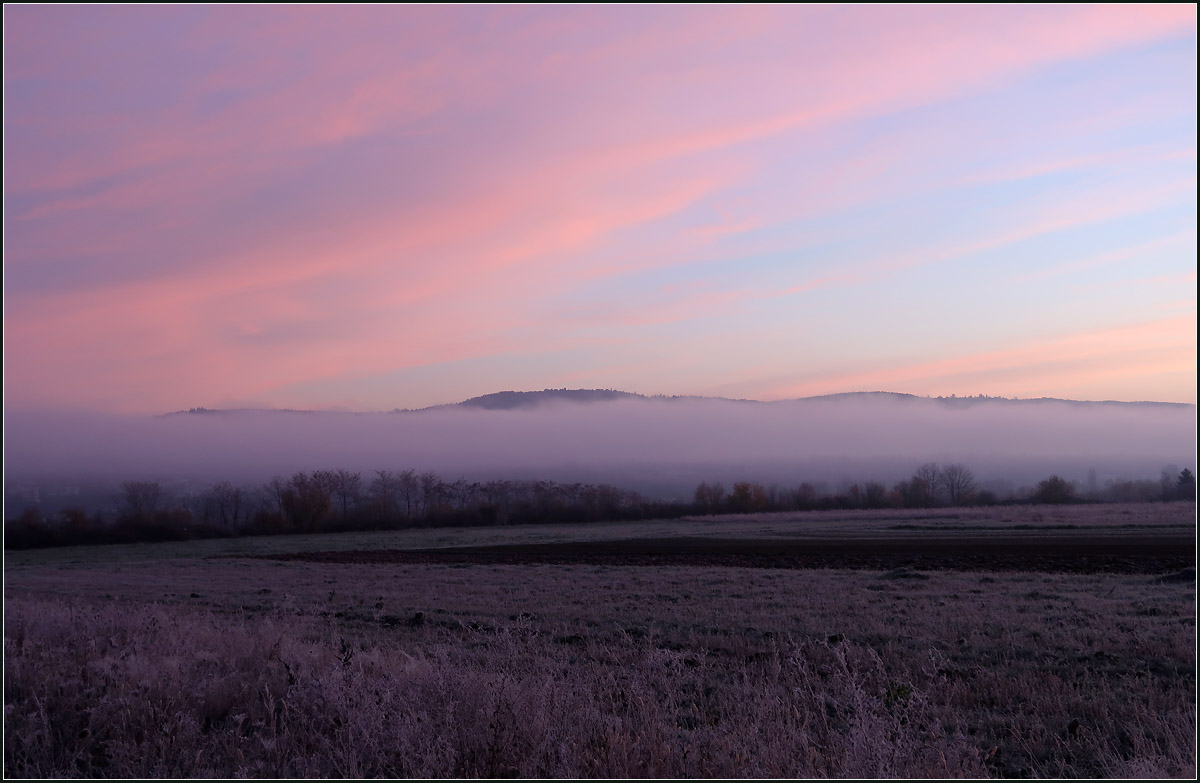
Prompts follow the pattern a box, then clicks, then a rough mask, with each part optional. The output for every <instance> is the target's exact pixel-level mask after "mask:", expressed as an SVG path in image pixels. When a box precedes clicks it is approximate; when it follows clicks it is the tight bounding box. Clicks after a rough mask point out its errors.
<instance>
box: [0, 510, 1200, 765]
mask: <svg viewBox="0 0 1200 783" xmlns="http://www.w3.org/2000/svg"><path fill="white" fill-rule="evenodd" d="M339 553H340V554H339ZM931 553H932V554H931ZM1194 566H1195V505H1194V504H1192V503H1170V504H1139V505H1129V506H1120V505H1096V506H1060V507H1050V506H1020V507H994V508H972V509H937V510H929V511H910V512H903V511H888V512H883V511H875V512H814V513H792V514H775V515H757V516H736V517H735V516H726V517H705V518H692V519H683V520H670V521H661V522H660V521H651V522H644V523H628V522H626V523H620V524H616V523H614V524H593V525H581V526H524V527H511V528H499V527H498V528H484V529H480V528H471V529H448V528H440V529H413V530H398V531H391V532H374V533H346V534H337V535H313V536H274V537H270V538H244V539H225V540H210V541H192V542H180V543H166V544H137V545H120V546H95V547H76V548H64V549H57V550H29V551H23V552H13V553H6V557H5V588H4V610H5V611H4V673H5V680H4V688H5V694H4V704H5V733H4V773H5V775H6V776H10V777H13V776H15V777H42V776H47V777H49V776H106V777H138V776H146V777H179V776H216V777H248V776H249V777H275V776H279V777H346V776H349V777H360V776H361V777H374V776H401V777H422V776H430V777H471V776H482V777H506V776H519V777H552V776H563V777H572V776H574V777H592V776H603V777H677V776H700V777H722V776H730V777H858V776H861V777H891V776H899V777H914V776H932V777H962V776H970V777H980V776H995V777H1032V776H1039V777H1077V776H1078V777H1092V776H1105V777H1147V776H1166V777H1192V776H1193V773H1194V772H1195V771H1196V770H1195V765H1196V698H1195V697H1196V670H1195V669H1196V593H1195V570H1194Z"/></svg>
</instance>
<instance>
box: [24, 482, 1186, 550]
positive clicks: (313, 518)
mask: <svg viewBox="0 0 1200 783" xmlns="http://www.w3.org/2000/svg"><path fill="white" fill-rule="evenodd" d="M1195 497H1196V483H1195V476H1194V475H1193V474H1192V472H1191V471H1190V470H1187V469H1184V470H1183V471H1182V472H1181V473H1180V474H1179V475H1178V476H1173V475H1171V474H1169V473H1167V472H1165V471H1164V473H1163V474H1162V477H1161V479H1160V480H1159V481H1158V482H1153V481H1141V482H1129V481H1123V480H1117V481H1110V482H1108V483H1107V484H1106V486H1105V488H1104V491H1103V492H1100V491H1098V490H1096V489H1094V488H1089V490H1088V491H1086V492H1084V491H1081V490H1080V488H1079V487H1077V486H1076V484H1074V483H1072V482H1070V481H1068V480H1066V479H1064V478H1062V477H1060V476H1057V475H1054V476H1050V477H1049V478H1047V479H1045V480H1043V481H1041V482H1040V483H1039V484H1038V485H1037V487H1036V488H1033V489H1031V490H1030V491H1029V492H1028V493H1027V494H1026V496H1025V497H1021V498H1017V497H1008V498H1004V499H1003V500H1002V499H1000V498H998V497H997V496H996V494H995V493H994V492H991V491H989V490H986V489H981V488H980V487H979V486H978V483H977V481H976V479H975V476H974V474H973V473H972V471H971V470H970V468H968V467H967V466H965V465H963V464H961V463H953V464H949V465H938V464H937V463H933V462H929V463H925V464H923V465H920V466H919V467H918V468H917V469H916V470H915V471H914V472H913V474H912V476H910V477H909V478H907V479H904V480H902V481H899V482H896V483H895V484H893V485H892V487H891V488H888V487H887V486H885V485H884V484H881V483H879V482H875V481H867V482H865V483H857V482H856V483H850V482H846V483H845V484H844V485H843V486H842V487H841V488H840V489H839V490H837V491H834V492H830V491H828V490H826V489H825V488H824V487H819V486H817V485H815V484H811V483H807V482H806V483H802V484H800V485H798V486H795V487H790V488H783V487H780V486H779V485H775V484H772V485H763V484H758V483H754V482H749V481H739V482H735V483H734V484H733V485H732V487H731V489H730V490H729V491H728V492H726V489H725V487H724V485H723V484H721V483H719V482H707V481H706V482H702V483H701V484H700V485H699V486H698V487H696V490H695V494H694V496H693V498H692V500H691V501H690V502H687V501H659V500H652V499H648V498H646V497H644V496H643V495H641V494H640V493H638V492H633V491H629V490H624V489H620V488H617V487H614V486H612V485H609V484H584V483H559V482H554V481H511V480H496V481H488V482H478V481H473V482H468V481H466V480H465V479H459V480H457V481H446V480H444V479H442V478H441V477H439V476H438V475H436V474H434V473H429V472H425V473H417V472H416V471H413V470H405V471H399V472H393V471H387V470H377V471H375V472H374V474H373V475H370V476H367V477H364V476H363V474H361V473H358V472H353V471H348V470H344V469H338V470H314V471H312V472H311V473H308V472H299V473H295V474H293V475H292V476H291V477H290V478H285V477H283V476H275V477H274V478H272V479H271V480H270V481H268V482H266V483H265V484H263V485H261V486H258V487H239V486H235V485H233V484H231V483H230V482H228V481H221V482H217V483H215V484H212V485H210V486H209V487H208V488H206V489H205V490H203V491H200V492H194V493H190V494H188V495H186V496H184V497H182V498H174V499H171V498H168V496H167V493H166V492H164V490H163V488H162V486H161V485H160V484H159V483H158V482H155V481H129V482H125V483H123V484H122V485H121V487H120V496H119V500H118V504H117V507H116V509H115V512H110V513H109V514H108V515H107V516H106V515H105V514H104V513H102V512H96V513H93V514H88V513H87V512H85V511H84V510H83V509H79V508H69V509H66V510H64V511H62V512H61V513H59V514H58V515H56V516H54V517H51V518H47V517H44V516H43V515H42V514H41V513H40V512H39V511H38V510H37V509H35V508H29V509H26V511H25V512H24V513H23V514H21V515H20V516H19V517H18V518H16V519H9V520H6V522H5V525H4V546H5V548H9V549H23V548H31V547H46V546H63V545H74V544H102V543H125V542H133V541H171V540H183V539H193V538H219V537H229V536H240V535H272V534H282V533H323V532H337V531H349V530H387V529H398V528H406V527H418V526H484V525H508V524H545V523H580V522H595V521H602V520H636V519H654V518H658V519H662V518H674V517H681V516H687V515H711V514H744V513H754V512H768V511H810V510H828V509H883V508H896V509H904V508H914V509H919V508H933V507H938V506H964V505H991V504H996V503H1013V502H1034V503H1073V502H1099V501H1116V502H1130V501H1137V500H1142V501H1150V500H1188V499H1191V500H1194V499H1195Z"/></svg>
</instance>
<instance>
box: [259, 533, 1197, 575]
mask: <svg viewBox="0 0 1200 783" xmlns="http://www.w3.org/2000/svg"><path fill="white" fill-rule="evenodd" d="M1195 549H1196V537H1195V535H1194V534H1190V535H1189V534H1182V533H1169V534H1164V533H1158V534H1156V535H1154V536H1147V535H1146V534H1145V533H1144V532H1130V531H1111V532H1107V533H1106V534H1102V535H1098V534H1096V533H1093V532H1090V531H1089V532H1088V533H1084V534H1079V533H1075V534H1068V533H1060V534H1055V535H1045V534H1036V535H1032V534H1025V533H1024V532H1023V531H1012V530H1006V531H997V532H993V533H990V534H986V535H981V534H978V533H970V534H969V533H965V532H964V533H960V534H958V535H947V534H946V533H944V532H939V533H938V534H937V535H933V536H920V537H916V536H914V535H911V534H910V535H905V536H904V537H899V536H890V537H879V538H864V537H848V536H840V537H836V538H825V539H820V538H815V539H814V538H806V539H788V540H778V539H776V540H769V539H763V538H744V539H711V538H654V539H628V540H623V541H571V542H555V543H543V544H516V545H507V546H485V547H478V546H477V547H453V548H445V549H423V550H403V549H387V550H360V551H325V552H294V553H287V554H276V555H259V556H257V557H259V558H261V559H273V560H303V561H308V562H318V563H362V564H366V563H406V564H409V563H411V564H415V563H435V564H452V563H465V564H470V565H525V564H559V565H604V566H648V567H655V566H676V567H688V566H714V567H727V568H846V569H868V570H875V571H889V570H894V569H898V568H910V569H916V570H921V571H943V570H955V571H1040V572H1048V573H1055V572H1061V573H1077V574H1090V573H1116V574H1155V573H1164V572H1168V571H1177V570H1179V569H1183V568H1187V567H1192V566H1194V565H1195V562H1196V557H1195Z"/></svg>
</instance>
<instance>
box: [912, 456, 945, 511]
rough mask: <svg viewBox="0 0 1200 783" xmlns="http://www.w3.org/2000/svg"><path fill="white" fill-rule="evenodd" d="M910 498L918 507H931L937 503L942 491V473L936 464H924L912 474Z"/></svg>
mask: <svg viewBox="0 0 1200 783" xmlns="http://www.w3.org/2000/svg"><path fill="white" fill-rule="evenodd" d="M910 486H911V488H912V490H911V491H912V496H913V498H914V500H916V505H918V506H932V505H934V504H936V503H937V499H938V496H939V495H940V494H941V489H942V472H941V470H940V469H939V468H938V464H937V463H936V462H926V463H925V464H924V465H922V466H921V467H919V468H917V471H916V472H915V473H913V477H912V482H911V484H910Z"/></svg>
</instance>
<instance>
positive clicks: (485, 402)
mask: <svg viewBox="0 0 1200 783" xmlns="http://www.w3.org/2000/svg"><path fill="white" fill-rule="evenodd" d="M622 400H624V401H630V400H638V401H645V402H664V401H665V402H681V401H685V400H691V401H695V400H710V401H720V402H728V403H740V404H749V405H765V406H779V405H787V404H789V403H798V402H829V403H838V402H870V401H889V400H890V401H895V402H911V403H914V404H926V405H939V406H943V407H949V408H968V407H975V406H978V405H998V406H1004V407H1013V406H1020V407H1022V408H1036V407H1040V406H1043V405H1047V404H1058V405H1070V406H1075V407H1092V406H1120V407H1127V408H1130V407H1133V408H1172V409H1186V408H1195V405H1192V404H1191V403H1183V402H1151V401H1137V402H1125V401H1118V400H1065V399H1059V398H1057V397H1028V398H1010V397H989V396H987V395H985V394H979V395H974V396H967V397H958V396H955V395H951V396H949V397H920V396H917V395H915V394H906V393H903V392H888V391H860V392H842V393H839V394H821V395H816V396H812V397H797V398H792V399H786V400H774V401H770V402H763V401H759V400H746V399H730V398H727V397H701V396H697V395H670V396H668V395H663V394H655V395H647V394H638V393H636V392H626V391H619V390H617V389H543V390H542V391H501V392H495V393H493V394H485V395H482V396H480V397H472V398H470V399H467V400H463V401H462V402H456V403H444V404H441V405H431V406H429V407H426V408H417V409H410V408H396V409H394V410H392V411H391V412H392V413H412V412H415V411H427V410H445V409H452V408H474V409H481V410H498V411H505V410H520V409H530V408H538V407H541V406H542V405H546V404H551V403H554V404H559V403H569V404H578V405H587V404H591V403H597V402H614V401H622ZM244 410H247V409H243V410H229V409H224V410H222V409H217V410H214V409H211V408H192V409H190V410H181V411H176V412H175V413H177V414H181V413H192V414H213V413H236V412H243V411H244ZM276 412H279V413H318V411H311V410H308V411H300V410H292V409H288V410H277V411H276ZM167 415H173V414H167Z"/></svg>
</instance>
